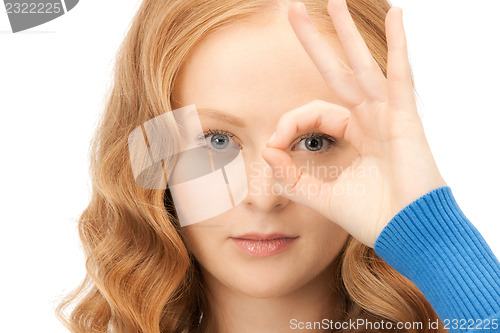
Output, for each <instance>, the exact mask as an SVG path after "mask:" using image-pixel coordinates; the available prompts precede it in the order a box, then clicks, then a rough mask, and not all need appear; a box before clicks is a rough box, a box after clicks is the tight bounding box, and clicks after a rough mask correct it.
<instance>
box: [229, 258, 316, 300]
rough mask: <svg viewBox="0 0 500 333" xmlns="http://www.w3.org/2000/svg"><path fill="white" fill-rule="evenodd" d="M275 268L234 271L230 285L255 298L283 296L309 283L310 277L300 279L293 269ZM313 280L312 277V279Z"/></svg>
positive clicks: (276, 266) (230, 277)
mask: <svg viewBox="0 0 500 333" xmlns="http://www.w3.org/2000/svg"><path fill="white" fill-rule="evenodd" d="M273 266H274V267H268V268H267V269H266V268H263V267H260V268H256V267H253V268H251V269H248V268H247V269H244V270H240V271H236V270H232V271H231V273H232V274H231V276H228V277H227V278H228V279H230V280H231V281H230V285H231V286H232V288H234V289H237V290H238V291H239V292H241V293H242V294H245V295H247V296H250V297H255V298H272V297H278V296H283V295H286V294H288V293H291V292H293V291H294V290H296V289H298V288H300V287H301V286H302V285H304V284H305V283H307V281H308V280H310V279H308V277H302V278H300V277H299V276H297V274H296V270H294V269H293V268H292V267H289V268H286V267H282V266H279V265H273ZM294 271H295V272H294ZM310 278H311V279H312V278H313V277H312V276H311V277H310Z"/></svg>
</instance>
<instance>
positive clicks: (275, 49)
mask: <svg viewBox="0 0 500 333" xmlns="http://www.w3.org/2000/svg"><path fill="white" fill-rule="evenodd" d="M324 37H325V38H327V39H328V41H329V42H330V44H331V45H332V47H333V50H335V52H336V53H337V55H338V56H339V57H340V58H341V59H343V60H344V61H345V59H346V57H345V54H344V53H343V50H342V48H341V44H340V42H339V41H338V39H337V38H336V36H332V35H324ZM173 97H174V101H173V103H174V107H175V108H177V107H181V106H183V105H189V104H196V106H197V107H206V108H213V109H220V110H234V111H233V112H234V113H235V114H238V115H239V116H240V117H244V118H251V117H252V116H253V117H255V118H256V119H255V120H258V119H257V118H259V117H260V116H267V117H273V116H277V117H278V116H279V115H280V114H282V113H284V112H286V111H288V110H290V109H293V108H295V107H298V106H300V105H302V104H305V103H308V102H310V101H311V100H313V99H317V98H319V99H323V100H327V101H331V102H335V101H336V99H335V96H333V93H332V91H331V90H330V89H329V88H328V86H327V85H326V83H325V81H324V80H323V78H322V77H321V75H320V73H319V71H318V70H317V69H316V67H315V65H314V63H313V62H312V60H311V59H310V58H309V56H308V55H307V53H306V51H305V50H304V48H303V47H302V45H301V44H300V41H299V40H298V39H297V37H296V35H295V33H294V32H293V29H292V28H291V26H290V24H289V22H288V20H287V17H286V14H284V15H282V14H274V16H273V17H272V18H271V19H267V20H261V21H251V22H244V23H232V24H229V25H227V26H225V27H224V29H222V30H220V31H217V32H215V33H212V34H210V35H208V36H207V37H206V38H205V39H204V40H203V41H201V42H200V43H199V44H197V46H196V47H195V48H194V50H193V52H192V53H191V55H190V57H189V58H188V59H187V60H186V62H185V63H184V65H183V67H182V68H181V71H180V72H179V75H178V78H177V80H176V82H175V85H174V92H173ZM250 120H251V119H250Z"/></svg>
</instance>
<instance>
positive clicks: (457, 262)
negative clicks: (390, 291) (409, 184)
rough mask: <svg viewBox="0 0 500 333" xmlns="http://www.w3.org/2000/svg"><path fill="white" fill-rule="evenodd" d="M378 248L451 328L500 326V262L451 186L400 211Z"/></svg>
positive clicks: (486, 331) (453, 332) (488, 331)
mask: <svg viewBox="0 0 500 333" xmlns="http://www.w3.org/2000/svg"><path fill="white" fill-rule="evenodd" d="M374 250H375V252H376V253H377V254H378V255H379V256H380V257H381V258H382V259H384V261H386V262H387V263H388V264H389V265H390V266H391V267H393V268H394V269H396V270H397V271H398V272H399V273H401V274H402V275H404V276H406V277H407V278H409V279H410V280H411V281H412V282H413V283H414V284H415V285H416V286H417V287H418V288H419V289H420V291H421V292H422V293H423V294H424V296H425V297H426V298H427V300H428V301H429V303H430V304H431V305H432V307H433V308H434V310H435V311H436V313H437V315H438V316H439V318H440V319H441V321H442V322H443V323H444V324H445V328H446V329H448V331H449V332H450V333H458V332H460V333H463V332H482V333H493V332H495V333H498V332H500V327H499V326H500V263H499V261H498V259H497V258H496V257H495V255H494V254H493V252H492V251H491V249H490V247H489V246H488V244H487V243H486V242H485V240H484V238H483V237H482V236H481V234H480V233H479V231H478V230H477V229H476V228H475V227H474V225H472V223H471V222H470V221H469V220H468V219H467V218H466V217H465V215H464V214H463V212H462V211H461V209H460V208H459V207H458V205H457V203H456V201H455V198H454V197H453V194H452V192H451V189H450V187H449V186H442V187H439V188H436V189H434V190H432V191H430V192H428V193H426V194H425V195H423V196H422V197H420V198H418V199H417V200H415V201H414V202H412V203H410V204H409V205H408V206H406V207H405V208H403V209H402V210H401V211H400V212H398V213H397V214H396V215H395V216H394V217H393V218H392V219H391V221H389V223H388V224H387V226H386V227H385V228H384V229H383V230H382V232H381V233H380V235H379V236H378V238H377V240H376V242H375V246H374Z"/></svg>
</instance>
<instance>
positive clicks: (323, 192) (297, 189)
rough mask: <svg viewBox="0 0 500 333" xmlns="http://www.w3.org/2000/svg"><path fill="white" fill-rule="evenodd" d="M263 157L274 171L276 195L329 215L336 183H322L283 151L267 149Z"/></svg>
mask: <svg viewBox="0 0 500 333" xmlns="http://www.w3.org/2000/svg"><path fill="white" fill-rule="evenodd" d="M262 157H263V158H264V160H265V161H266V162H267V164H269V166H270V167H271V169H272V172H273V176H274V179H275V180H276V182H275V184H274V192H275V193H276V194H279V195H282V196H284V197H285V198H288V199H290V200H293V201H295V202H297V203H299V204H302V205H304V206H306V207H309V208H311V209H313V210H315V211H317V212H319V213H320V214H323V215H327V213H328V209H327V207H328V206H329V202H330V194H331V193H332V191H331V186H332V185H333V184H334V183H335V182H325V181H322V180H321V179H318V178H316V177H314V176H311V175H310V174H309V173H307V172H306V170H304V169H301V168H297V165H296V164H295V162H294V161H293V160H292V158H291V157H290V155H289V154H287V153H286V152H285V151H283V150H281V149H278V148H273V147H266V148H264V150H263V151H262Z"/></svg>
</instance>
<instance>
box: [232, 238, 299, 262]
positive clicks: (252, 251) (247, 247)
mask: <svg viewBox="0 0 500 333" xmlns="http://www.w3.org/2000/svg"><path fill="white" fill-rule="evenodd" d="M297 238H299V236H290V235H285V234H260V233H252V234H245V235H241V236H237V237H231V240H232V241H233V243H234V244H235V245H236V247H237V248H238V249H240V250H241V251H243V252H244V253H246V254H247V255H250V256H253V257H266V256H271V255H275V254H278V253H280V252H282V251H284V250H286V249H287V248H289V247H290V245H292V243H293V242H294V241H295V240H296V239H297Z"/></svg>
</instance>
